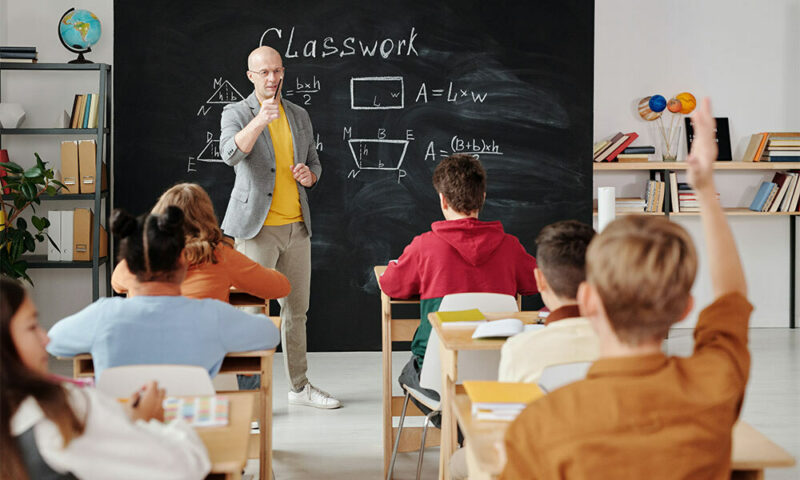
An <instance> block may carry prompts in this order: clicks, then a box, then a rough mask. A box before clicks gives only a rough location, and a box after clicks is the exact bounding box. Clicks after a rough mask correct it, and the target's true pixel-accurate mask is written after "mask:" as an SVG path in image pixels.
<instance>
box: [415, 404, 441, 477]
mask: <svg viewBox="0 0 800 480" xmlns="http://www.w3.org/2000/svg"><path fill="white" fill-rule="evenodd" d="M437 413H439V411H438V410H434V411H432V412H431V413H429V414H427V415H425V423H423V424H422V441H420V444H419V459H418V460H417V480H419V479H420V475H422V458H423V457H424V456H425V436H426V435H427V434H428V425H430V424H431V418H433V416H434V415H436V414H437Z"/></svg>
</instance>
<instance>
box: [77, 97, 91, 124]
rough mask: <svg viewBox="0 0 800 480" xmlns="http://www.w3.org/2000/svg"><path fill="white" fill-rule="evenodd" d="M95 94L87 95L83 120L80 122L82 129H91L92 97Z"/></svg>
mask: <svg viewBox="0 0 800 480" xmlns="http://www.w3.org/2000/svg"><path fill="white" fill-rule="evenodd" d="M93 96H94V94H91V93H87V94H86V105H84V107H83V119H82V120H81V121H80V124H81V127H80V128H89V111H90V110H91V109H92V97H93Z"/></svg>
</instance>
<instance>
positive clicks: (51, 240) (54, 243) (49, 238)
mask: <svg viewBox="0 0 800 480" xmlns="http://www.w3.org/2000/svg"><path fill="white" fill-rule="evenodd" d="M45 235H46V236H47V240H49V241H50V245H52V246H53V247H55V249H56V250H58V251H59V252H60V251H61V249H60V248H58V245H56V242H54V241H53V239H52V238H51V237H50V234H49V233H45Z"/></svg>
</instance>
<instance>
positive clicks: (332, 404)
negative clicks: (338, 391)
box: [289, 383, 342, 408]
mask: <svg viewBox="0 0 800 480" xmlns="http://www.w3.org/2000/svg"><path fill="white" fill-rule="evenodd" d="M289 403H290V404H292V405H306V406H309V407H316V408H339V407H341V406H342V403H341V402H340V401H339V400H336V399H335V398H333V397H332V396H331V394H330V393H328V392H325V391H323V390H320V389H319V388H317V387H315V386H314V385H311V384H310V383H306V386H305V387H303V389H302V390H300V391H299V392H293V391H291V390H290V391H289Z"/></svg>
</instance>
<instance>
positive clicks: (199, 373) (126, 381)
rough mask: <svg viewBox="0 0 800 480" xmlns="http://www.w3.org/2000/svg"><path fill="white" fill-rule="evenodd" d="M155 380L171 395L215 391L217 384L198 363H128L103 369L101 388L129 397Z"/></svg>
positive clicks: (106, 391) (99, 388)
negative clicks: (212, 381) (213, 382)
mask: <svg viewBox="0 0 800 480" xmlns="http://www.w3.org/2000/svg"><path fill="white" fill-rule="evenodd" d="M151 380H155V381H157V382H158V386H159V387H160V388H164V389H166V391H167V395H171V396H175V395H214V385H213V384H212V383H211V378H210V377H209V376H208V371H206V369H205V368H203V367H198V366H194V365H126V366H124V367H112V368H107V369H105V370H103V373H102V374H101V375H100V378H99V379H98V380H97V389H98V390H100V391H101V392H103V393H105V394H107V395H111V396H114V397H117V398H127V397H129V396H131V395H132V394H133V393H134V392H135V391H137V390H138V389H140V388H141V387H142V385H144V384H145V383H147V382H149V381H151Z"/></svg>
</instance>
